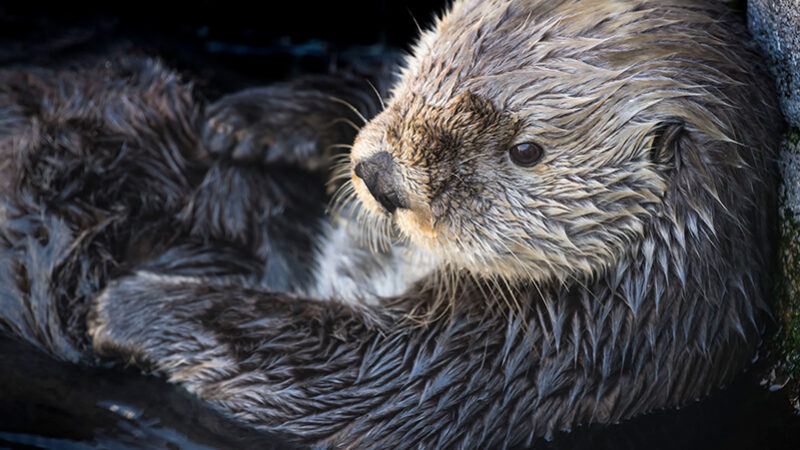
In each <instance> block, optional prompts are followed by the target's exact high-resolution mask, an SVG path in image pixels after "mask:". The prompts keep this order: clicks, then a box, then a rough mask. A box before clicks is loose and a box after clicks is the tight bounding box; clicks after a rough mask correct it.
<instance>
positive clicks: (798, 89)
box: [747, 0, 800, 411]
mask: <svg viewBox="0 0 800 450" xmlns="http://www.w3.org/2000/svg"><path fill="white" fill-rule="evenodd" d="M747 15H748V22H749V26H750V31H751V33H752V34H753V36H754V38H755V40H756V42H757V43H758V44H759V46H760V47H761V48H762V50H763V51H764V53H765V54H766V55H767V57H768V63H769V65H770V69H771V71H772V74H773V76H774V77H775V82H776V86H777V88H778V91H779V92H780V97H781V98H780V100H781V109H782V110H783V114H784V116H785V117H786V120H787V122H788V125H789V131H788V132H787V135H786V138H785V139H784V142H783V145H782V148H781V152H780V161H779V163H780V170H781V176H782V178H783V180H782V186H781V192H780V202H781V203H780V221H781V223H780V234H781V243H780V260H779V266H780V269H781V280H780V282H779V283H778V292H777V307H776V311H775V312H776V314H775V317H776V319H777V321H778V323H779V330H778V332H777V333H776V335H775V337H773V339H772V342H771V343H770V346H771V349H770V351H771V352H775V353H777V354H778V363H777V366H776V367H775V370H773V372H772V380H771V382H772V383H773V384H774V385H777V386H781V385H784V384H786V383H789V385H790V386H789V389H792V390H793V397H794V404H795V408H797V409H798V411H800V401H798V399H800V131H799V130H800V0H750V1H749V2H748V5H747Z"/></svg>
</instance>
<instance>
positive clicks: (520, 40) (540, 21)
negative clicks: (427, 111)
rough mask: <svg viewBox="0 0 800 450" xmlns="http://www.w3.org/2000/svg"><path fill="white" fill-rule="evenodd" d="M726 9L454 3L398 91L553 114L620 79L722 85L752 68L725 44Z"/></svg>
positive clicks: (527, 1) (646, 84) (673, 4)
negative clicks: (476, 98)
mask: <svg viewBox="0 0 800 450" xmlns="http://www.w3.org/2000/svg"><path fill="white" fill-rule="evenodd" d="M486 3H489V4H490V5H486ZM698 3H701V4H698ZM725 13H726V10H725V9H724V5H716V4H715V2H696V1H675V0H654V1H650V0H638V1H637V0H630V1H613V2H609V1H594V0H590V1H580V2H578V1H565V0H516V1H509V0H486V1H479V0H461V1H456V2H455V3H454V5H453V7H452V9H451V11H450V12H449V13H447V14H446V15H445V16H444V17H443V18H441V19H439V20H438V21H437V22H436V24H435V25H434V27H433V28H432V29H430V30H428V31H426V32H424V33H423V34H422V36H421V37H420V39H419V41H418V43H417V45H416V46H415V47H414V49H413V52H412V54H411V55H410V56H409V58H408V59H407V61H406V64H405V69H404V70H403V72H402V77H401V82H400V83H399V84H398V85H397V86H396V88H395V90H394V96H395V97H398V96H405V95H410V94H412V93H413V95H417V96H420V97H422V98H423V99H424V100H425V102H426V103H428V104H431V105H439V106H444V105H446V104H447V103H448V102H450V101H451V100H452V99H453V98H454V97H455V96H457V95H458V94H460V93H461V92H463V91H465V90H468V91H471V92H472V93H475V94H478V95H481V96H484V97H486V98H491V99H493V101H494V102H495V104H496V105H497V106H498V108H500V109H504V110H514V109H516V110H519V109H524V108H526V107H529V106H530V105H531V104H532V103H535V105H536V108H538V109H540V111H539V112H540V114H542V115H544V116H546V115H547V114H548V111H547V110H548V108H549V107H552V106H554V105H556V106H558V107H559V108H563V107H564V106H565V105H564V104H563V98H564V97H569V98H571V99H572V100H573V101H574V102H575V103H574V105H573V106H574V107H576V108H577V107H586V106H587V105H586V104H581V102H591V101H592V100H594V99H596V98H598V97H603V96H611V95H615V94H614V90H615V89H620V87H621V86H624V88H625V89H627V90H628V91H630V92H633V91H635V90H637V89H638V90H641V91H643V92H648V91H652V90H657V91H660V92H666V91H668V90H675V89H679V90H681V91H686V90H691V89H692V88H697V87H698V86H699V85H701V84H706V83H710V84H715V83H718V82H720V81H725V80H730V78H729V77H728V76H727V75H726V74H725V73H724V72H720V71H719V68H720V67H725V68H729V69H730V70H733V71H741V70H744V68H746V67H748V65H747V64H744V62H743V61H737V60H736V58H737V57H736V55H735V54H732V53H727V52H720V51H719V49H720V48H721V47H724V44H722V43H723V42H725V41H726V40H728V39H726V37H727V35H729V34H730V30H728V29H725V28H724V27H725V25H724V24H723V23H721V22H718V21H715V20H714V19H713V17H719V16H720V15H721V14H725ZM727 14H730V13H729V12H727ZM698 65H703V66H704V67H698ZM636 81H639V83H638V84H637V83H635V82H636ZM610 82H611V83H612V85H609V83H610ZM614 82H616V84H615V85H614V84H613V83H614ZM617 96H619V95H617ZM581 97H583V98H581ZM534 100H535V102H534Z"/></svg>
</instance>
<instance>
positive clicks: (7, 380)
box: [0, 338, 800, 450]
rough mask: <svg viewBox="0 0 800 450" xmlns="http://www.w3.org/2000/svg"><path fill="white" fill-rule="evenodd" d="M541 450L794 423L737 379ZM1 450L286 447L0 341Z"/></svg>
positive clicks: (753, 385)
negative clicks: (697, 397)
mask: <svg viewBox="0 0 800 450" xmlns="http://www.w3.org/2000/svg"><path fill="white" fill-rule="evenodd" d="M536 447H537V448H541V449H546V450H578V449H586V450H590V449H591V450H603V449H608V450H617V449H619V450H623V449H631V450H634V449H653V450H660V449H663V450H668V449H669V450H689V449H698V450H715V449H719V450H745V449H746V450H771V449H787V450H788V449H800V417H798V416H797V415H795V414H794V412H793V411H792V409H791V407H790V406H789V403H788V400H787V399H786V398H785V394H784V392H781V391H778V392H770V391H769V390H767V389H765V388H763V387H761V386H759V384H758V382H757V380H755V379H754V376H752V375H748V374H744V375H743V376H742V377H740V379H739V380H738V381H737V382H736V383H735V384H733V385H732V386H730V387H729V388H727V389H724V390H720V391H718V392H716V393H714V394H713V395H711V396H710V397H708V398H705V399H703V400H702V401H699V402H697V403H695V404H692V405H690V406H688V407H685V408H683V409H682V410H678V411H661V412H656V413H653V414H650V415H647V416H643V417H639V418H637V419H634V420H631V421H628V422H625V423H623V424H620V425H614V426H608V427H593V428H590V429H578V430H575V431H573V432H572V433H564V434H560V435H558V436H556V437H555V439H554V440H553V441H551V442H545V441H542V442H539V443H537V446H536ZM0 448H57V449H99V448H111V449H116V448H162V449H245V448H259V449H281V448H291V447H289V446H288V445H287V444H286V442H284V441H283V440H281V439H280V438H279V437H277V436H271V435H268V434H264V433H258V432H255V431H253V430H249V429H246V428H243V427H240V426H237V425H236V424H235V423H233V422H230V421H228V420H226V419H225V418H223V417H222V416H220V415H219V414H216V413H215V412H214V411H211V410H210V409H209V408H207V407H205V406H204V404H202V403H201V402H199V401H197V400H196V399H194V398H192V396H191V395H189V394H187V393H186V392H184V391H183V390H181V389H179V388H178V387H175V386H171V385H168V384H166V383H164V382H163V381H162V380H159V379H156V378H154V377H147V376H144V375H140V374H138V373H134V372H123V371H115V370H110V369H90V368H85V367H77V366H74V365H71V364H65V363H59V362H55V361H53V360H52V359H50V358H48V357H46V356H44V355H41V354H39V353H38V352H37V351H36V350H34V349H32V348H30V347H28V346H27V345H24V344H20V343H18V342H15V341H12V340H9V339H6V338H0Z"/></svg>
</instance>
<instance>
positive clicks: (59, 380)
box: [0, 0, 800, 450]
mask: <svg viewBox="0 0 800 450" xmlns="http://www.w3.org/2000/svg"><path fill="white" fill-rule="evenodd" d="M162 3H166V2H160V3H158V2H147V1H145V2H131V3H130V4H126V3H124V2H105V3H96V4H95V3H93V2H85V1H79V2H77V4H76V2H62V3H51V4H48V2H42V1H37V2H26V3H23V2H14V3H11V2H0V65H2V64H16V63H31V62H32V63H37V64H39V63H49V62H52V61H54V60H69V59H70V58H73V57H75V56H76V55H84V54H87V53H90V54H91V53H94V54H97V53H102V52H104V51H108V49H109V48H114V47H117V46H119V45H125V46H128V47H129V48H136V49H142V50H143V51H145V52H147V53H150V54H157V55H160V56H163V57H164V58H165V59H166V60H167V61H168V62H169V63H170V64H172V65H174V66H176V67H178V68H180V69H181V70H183V71H185V72H187V73H188V74H190V75H191V76H193V77H195V78H197V79H198V80H200V81H199V83H198V88H199V89H200V90H201V91H202V92H203V93H205V94H206V95H208V96H209V97H214V96H217V95H220V94H222V93H225V92H229V91H232V90H236V89H240V88H242V87H244V86H249V85H258V84H266V83H268V82H270V81H272V80H276V79H281V78H285V77H290V76H292V75H293V74H297V73H301V72H308V71H311V72H314V71H317V72H320V71H326V70H329V69H330V68H331V67H334V66H337V65H340V64H347V63H349V62H352V61H353V60H366V61H368V62H369V61H370V60H371V59H380V58H381V57H382V51H383V50H382V49H387V48H397V47H402V46H403V45H404V44H405V43H407V42H410V41H411V39H412V38H413V35H414V33H415V32H416V24H415V23H414V21H415V19H416V20H417V21H418V22H420V23H421V24H422V25H424V24H425V23H426V22H427V21H428V20H429V18H430V17H431V15H432V13H433V12H435V11H438V10H441V8H442V5H443V4H444V3H445V2H444V1H443V0H437V1H432V0H407V1H404V2H398V1H390V0H375V1H366V0H363V1H351V2H327V3H326V4H325V6H319V5H320V4H321V3H320V2H314V3H313V5H314V6H313V7H311V6H310V4H308V3H307V2H302V1H299V2H282V3H286V4H284V5H282V8H281V12H278V11H263V10H261V11H258V10H254V9H253V6H252V3H253V2H245V1H243V0H228V1H225V2H215V1H198V2H195V4H193V5H192V7H191V8H183V9H171V10H170V9H166V8H165V6H164V5H163V4H162ZM320 8H322V9H321V10H320ZM310 10H314V11H315V13H314V14H313V15H312V16H309V14H308V12H309V11H310ZM366 17H370V19H369V20H365V18H366ZM0 448H58V449H61V448H63V449H87V448H91V449H95V448H112V449H116V448H123V449H124V448H162V449H163V448H166V449H211V448H213V449H243V448H260V449H273V448H290V447H288V445H287V444H286V442H284V441H283V440H281V439H280V438H279V437H276V436H272V435H268V434H263V433H258V432H255V431H252V430H249V429H246V428H243V427H241V426H238V425H236V424H235V423H233V422H230V421H228V420H226V419H225V418H223V417H221V416H220V415H219V414H216V413H215V412H214V411H211V410H209V408H207V407H205V406H204V404H202V403H201V402H199V401H197V400H196V399H194V398H193V397H192V396H190V395H189V394H187V393H185V392H184V391H182V390H181V389H178V388H176V387H174V386H170V385H168V384H166V383H164V382H163V381H161V380H158V379H155V378H152V377H147V376H144V375H140V374H138V373H135V372H122V371H116V370H110V369H91V368H85V367H77V366H74V365H70V364H64V363H59V362H56V361H53V360H52V359H50V358H48V357H45V356H43V355H41V354H39V353H37V352H36V351H35V350H33V349H31V348H29V347H27V346H25V345H23V344H20V343H18V342H15V341H11V340H8V339H6V338H2V337H0ZM537 448H544V449H548V450H568V449H569V450H571V449H587V450H589V449H591V450H602V449H609V450H611V449H614V450H617V449H655V450H658V449H665V450H666V449H675V450H685V449H702V450H715V449H720V450H723V449H724V450H737V449H741V450H745V449H747V450H750V449H753V450H770V449H800V417H798V416H797V415H795V414H794V413H793V411H792V409H791V407H790V406H789V404H788V401H787V399H786V398H785V393H784V392H781V391H778V392H769V391H768V390H767V389H764V388H762V387H761V386H759V383H758V379H757V376H756V375H754V374H743V375H742V376H741V377H740V378H739V380H738V381H737V382H736V383H734V384H733V385H732V386H730V387H729V388H727V389H725V390H721V391H718V392H716V393H714V394H713V395H711V396H710V397H708V398H706V399H703V400H702V401H700V402H697V403H695V404H693V405H690V406H688V407H685V408H683V409H682V410H680V411H662V412H656V413H653V414H650V415H648V416H645V417H640V418H637V419H635V420H632V421H628V422H626V423H624V424H621V425H616V426H609V427H594V428H590V429H579V430H574V431H573V432H572V433H569V434H561V435H558V436H556V437H555V439H554V440H553V441H552V442H545V441H542V442H539V443H537Z"/></svg>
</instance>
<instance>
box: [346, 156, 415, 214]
mask: <svg viewBox="0 0 800 450" xmlns="http://www.w3.org/2000/svg"><path fill="white" fill-rule="evenodd" d="M353 172H354V173H355V176H356V177H358V178H359V179H361V181H362V182H364V185H365V186H366V188H367V190H368V191H369V193H370V195H372V198H374V199H375V201H376V202H377V203H378V204H379V205H381V207H382V208H383V209H384V210H385V211H386V212H388V213H389V214H392V213H394V212H395V211H397V210H398V209H407V208H408V207H409V202H408V197H407V196H406V195H405V192H404V191H403V189H402V187H401V183H400V179H399V173H398V170H397V164H396V163H395V162H394V158H392V155H390V154H389V153H388V152H378V153H376V154H374V155H372V156H370V157H369V158H367V159H365V160H364V161H361V162H359V163H357V164H356V165H355V167H354V169H353Z"/></svg>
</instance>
